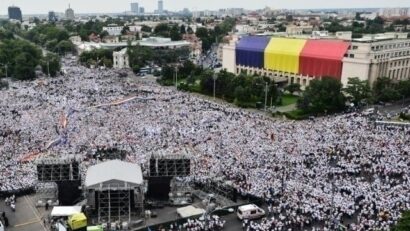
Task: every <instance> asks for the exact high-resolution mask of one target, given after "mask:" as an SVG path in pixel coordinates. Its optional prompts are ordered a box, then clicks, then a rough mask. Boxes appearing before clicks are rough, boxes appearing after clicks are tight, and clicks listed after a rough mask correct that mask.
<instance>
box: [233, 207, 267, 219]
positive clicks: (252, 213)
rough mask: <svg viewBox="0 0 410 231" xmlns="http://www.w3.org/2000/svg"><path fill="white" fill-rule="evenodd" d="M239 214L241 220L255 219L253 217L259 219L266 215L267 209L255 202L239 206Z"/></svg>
mask: <svg viewBox="0 0 410 231" xmlns="http://www.w3.org/2000/svg"><path fill="white" fill-rule="evenodd" d="M237 215H238V218H239V219H240V220H243V219H249V220H253V219H258V218H261V217H263V216H265V211H264V210H263V209H261V208H259V207H258V206H256V205H255V204H249V205H242V206H239V207H238V211H237Z"/></svg>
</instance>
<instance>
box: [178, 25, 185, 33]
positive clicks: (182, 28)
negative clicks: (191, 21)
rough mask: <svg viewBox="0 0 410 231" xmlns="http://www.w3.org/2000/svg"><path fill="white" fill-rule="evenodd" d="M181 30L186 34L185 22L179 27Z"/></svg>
mask: <svg viewBox="0 0 410 231" xmlns="http://www.w3.org/2000/svg"><path fill="white" fill-rule="evenodd" d="M179 32H180V33H181V34H186V27H185V25H184V24H182V25H181V27H180V28H179Z"/></svg>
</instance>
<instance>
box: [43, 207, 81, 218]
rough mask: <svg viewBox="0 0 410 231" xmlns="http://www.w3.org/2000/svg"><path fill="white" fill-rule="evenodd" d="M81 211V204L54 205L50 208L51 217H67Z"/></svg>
mask: <svg viewBox="0 0 410 231" xmlns="http://www.w3.org/2000/svg"><path fill="white" fill-rule="evenodd" d="M77 213H81V206H54V207H53V210H51V214H50V216H51V217H68V216H71V215H74V214H77Z"/></svg>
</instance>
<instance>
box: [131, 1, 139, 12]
mask: <svg viewBox="0 0 410 231" xmlns="http://www.w3.org/2000/svg"><path fill="white" fill-rule="evenodd" d="M131 12H132V13H134V14H138V13H139V7H138V2H132V3H131Z"/></svg>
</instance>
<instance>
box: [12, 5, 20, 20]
mask: <svg viewBox="0 0 410 231" xmlns="http://www.w3.org/2000/svg"><path fill="white" fill-rule="evenodd" d="M9 19H14V20H19V21H23V15H22V14H21V10H20V8H19V7H17V6H9Z"/></svg>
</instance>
